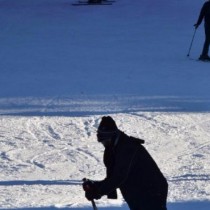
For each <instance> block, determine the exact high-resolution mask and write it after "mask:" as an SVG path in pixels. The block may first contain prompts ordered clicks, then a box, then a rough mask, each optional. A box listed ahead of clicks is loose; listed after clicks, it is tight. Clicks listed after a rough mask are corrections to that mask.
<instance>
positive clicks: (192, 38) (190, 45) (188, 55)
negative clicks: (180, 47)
mask: <svg viewBox="0 0 210 210" xmlns="http://www.w3.org/2000/svg"><path fill="white" fill-rule="evenodd" d="M196 30H197V28H195V31H194V33H193V37H192V41H191V43H190V48H189V51H188V54H187V56H188V57H189V56H190V51H191V48H192V44H193V41H194V38H195V33H196Z"/></svg>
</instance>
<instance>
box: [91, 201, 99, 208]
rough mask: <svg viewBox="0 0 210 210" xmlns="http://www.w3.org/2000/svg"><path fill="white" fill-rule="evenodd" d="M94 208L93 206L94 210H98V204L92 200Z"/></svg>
mask: <svg viewBox="0 0 210 210" xmlns="http://www.w3.org/2000/svg"><path fill="white" fill-rule="evenodd" d="M91 203H92V206H93V210H98V208H97V206H96V203H95V201H94V200H91Z"/></svg>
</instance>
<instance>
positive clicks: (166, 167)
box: [0, 0, 210, 210]
mask: <svg viewBox="0 0 210 210" xmlns="http://www.w3.org/2000/svg"><path fill="white" fill-rule="evenodd" d="M75 1H76V0H0V28H1V32H0V44H1V48H0V210H3V209H4V210H15V209H16V210H20V209H23V210H54V209H61V210H64V209H65V210H67V209H73V210H76V209H84V210H90V209H92V208H91V205H90V203H89V202H88V201H87V200H86V199H85V198H84V193H83V192H82V189H81V179H82V178H84V177H89V178H92V179H102V178H103V177H104V173H105V171H104V166H103V164H102V155H103V147H102V146H101V145H99V144H98V143H97V142H96V138H95V131H96V129H97V126H98V123H99V121H100V118H101V116H103V115H104V114H111V115H112V116H113V118H114V119H115V120H116V122H117V124H118V126H119V128H120V129H121V130H123V131H125V132H126V133H128V134H130V135H133V136H135V137H140V138H143V139H145V140H146V144H145V146H146V148H147V149H148V150H149V151H150V153H151V154H152V156H153V157H154V158H155V160H156V161H157V163H158V165H159V166H160V168H161V170H162V171H163V172H164V174H165V176H166V177H167V179H168V181H169V187H170V188H169V198H168V209H169V210H170V209H171V210H181V209H185V210H197V209H199V210H207V209H208V210H209V208H210V165H209V159H210V140H209V138H210V118H209V117H210V113H209V111H210V96H209V92H210V83H209V81H210V68H209V65H210V64H209V63H203V62H198V61H196V60H195V59H196V58H197V57H198V56H199V54H200V52H201V49H202V44H203V38H204V37H203V28H202V26H201V27H200V28H199V29H198V31H197V33H196V37H195V41H194V43H193V48H192V51H191V55H190V58H187V57H186V55H187V52H188V48H189V44H190V41H191V38H192V35H193V32H194V29H193V24H194V23H195V22H196V20H197V16H198V13H199V10H200V7H201V6H202V3H203V2H202V1H201V2H198V1H194V2H192V1H191V0H182V1H180V0H171V1H167V0H159V1H156V0H150V1H148V0H133V1H132V2H130V1H128V0H117V1H116V2H115V3H114V4H113V5H112V6H91V7H73V6H71V3H73V2H75ZM97 205H98V206H99V207H100V209H106V210H111V209H112V210H115V209H116V210H117V209H124V210H127V209H128V207H127V206H126V204H125V203H124V202H123V199H122V198H121V196H120V195H119V199H118V200H116V201H108V200H107V199H106V198H104V199H102V200H100V201H97Z"/></svg>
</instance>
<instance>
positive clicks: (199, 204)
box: [0, 201, 210, 210]
mask: <svg viewBox="0 0 210 210" xmlns="http://www.w3.org/2000/svg"><path fill="white" fill-rule="evenodd" d="M209 206H210V201H186V202H176V203H169V204H168V210H183V209H184V210H198V209H199V210H209ZM70 209H71V210H92V209H93V208H92V207H91V206H90V207H78V208H76V207H71V206H70V207H61V208H60V207H53V206H51V207H50V206H49V207H29V208H27V207H23V208H22V207H21V208H8V209H5V208H4V210H70ZM98 209H99V210H100V209H104V210H118V209H121V210H128V207H127V205H123V206H121V207H116V206H107V207H98ZM0 210H3V209H2V208H1V209H0Z"/></svg>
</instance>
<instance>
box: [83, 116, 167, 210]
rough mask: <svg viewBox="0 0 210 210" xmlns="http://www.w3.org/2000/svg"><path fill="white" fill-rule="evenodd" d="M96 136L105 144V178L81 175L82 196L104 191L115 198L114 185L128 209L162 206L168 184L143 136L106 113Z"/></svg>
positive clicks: (156, 209) (91, 196)
mask: <svg viewBox="0 0 210 210" xmlns="http://www.w3.org/2000/svg"><path fill="white" fill-rule="evenodd" d="M97 139H98V142H100V143H102V144H103V145H104V147H105V150H104V164H105V166H106V178H105V179H104V180H101V181H93V180H89V179H84V180H83V181H84V182H83V189H84V191H85V196H86V198H87V199H88V200H90V201H93V199H100V198H101V197H102V196H104V195H107V196H108V198H110V199H111V198H112V199H116V198H117V192H116V189H120V191H121V193H122V196H123V198H124V199H125V201H126V202H127V204H128V206H129V208H130V209H131V210H166V209H167V207H166V202H167V194H168V184H167V181H166V179H165V177H164V176H163V174H162V173H161V171H160V169H159V168H158V166H157V164H156V163H155V161H154V160H153V158H152V157H151V156H150V154H149V153H148V152H147V150H146V149H145V147H144V146H143V145H142V144H143V143H144V140H141V139H137V138H134V137H130V136H127V135H126V134H125V133H123V132H122V131H120V130H119V129H118V127H117V125H116V123H115V121H114V120H113V119H112V118H111V117H110V116H107V117H106V116H104V117H102V120H101V122H100V124H99V127H98V130H97Z"/></svg>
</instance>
